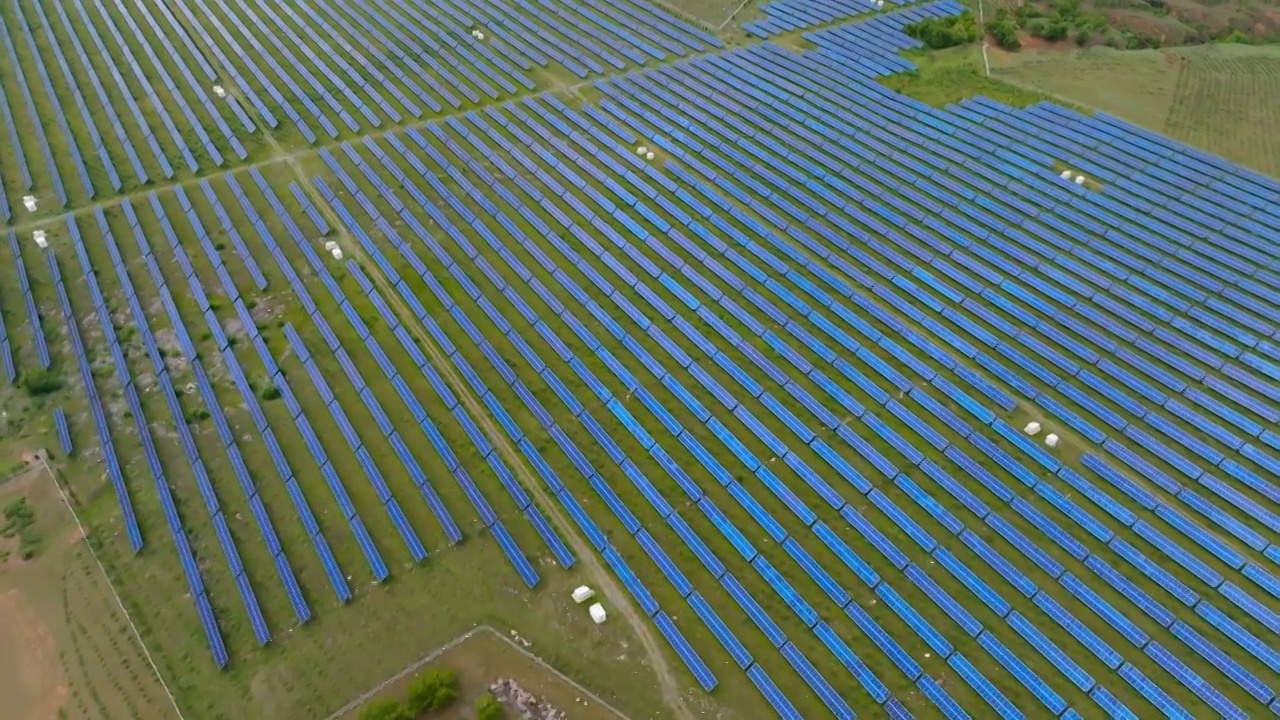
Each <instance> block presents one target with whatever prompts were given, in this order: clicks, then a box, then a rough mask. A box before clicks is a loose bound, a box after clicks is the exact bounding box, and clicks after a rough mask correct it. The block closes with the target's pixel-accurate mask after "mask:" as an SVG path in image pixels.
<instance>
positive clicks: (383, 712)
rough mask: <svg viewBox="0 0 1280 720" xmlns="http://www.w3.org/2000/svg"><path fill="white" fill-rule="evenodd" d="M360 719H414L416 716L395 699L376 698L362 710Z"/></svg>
mask: <svg viewBox="0 0 1280 720" xmlns="http://www.w3.org/2000/svg"><path fill="white" fill-rule="evenodd" d="M360 720H414V716H413V714H412V713H410V712H409V708H407V707H405V706H404V705H401V704H400V703H398V702H396V701H395V700H374V701H373V702H371V703H369V704H368V705H366V706H365V708H364V710H363V711H361V712H360Z"/></svg>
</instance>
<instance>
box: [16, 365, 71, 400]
mask: <svg viewBox="0 0 1280 720" xmlns="http://www.w3.org/2000/svg"><path fill="white" fill-rule="evenodd" d="M65 384H66V383H65V382H64V381H63V379H62V376H61V375H59V374H58V371H57V370H55V369H54V368H49V369H48V370H36V371H34V372H29V373H25V374H24V375H23V376H22V387H23V388H24V389H25V390H26V391H27V394H28V395H30V396H31V397H40V396H42V395H52V394H53V393H56V392H58V391H59V390H61V389H62V387H63V386H64V385H65Z"/></svg>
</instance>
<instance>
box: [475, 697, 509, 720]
mask: <svg viewBox="0 0 1280 720" xmlns="http://www.w3.org/2000/svg"><path fill="white" fill-rule="evenodd" d="M506 711H507V709H506V708H505V707H503V705H502V703H501V702H500V701H499V700H498V698H496V697H494V696H492V695H490V694H489V693H485V694H484V695H481V696H480V699H479V700H477V701H476V719H477V720H498V718H500V717H502V716H503V715H505V714H506Z"/></svg>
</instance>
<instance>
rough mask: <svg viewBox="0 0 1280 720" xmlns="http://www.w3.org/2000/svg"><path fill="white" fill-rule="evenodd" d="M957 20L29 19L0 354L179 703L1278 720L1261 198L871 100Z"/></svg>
mask: <svg viewBox="0 0 1280 720" xmlns="http://www.w3.org/2000/svg"><path fill="white" fill-rule="evenodd" d="M960 9H961V6H960V5H959V4H957V3H955V2H953V1H952V0H944V2H937V3H932V4H926V5H919V6H914V5H907V6H902V7H890V8H887V10H888V11H887V12H880V10H881V8H874V9H873V8H860V7H853V6H850V7H847V8H846V7H844V6H837V5H828V4H825V3H822V4H819V3H817V2H815V1H814V0H786V1H785V2H784V3H780V4H778V9H777V10H776V11H775V12H772V13H770V12H769V11H767V10H766V11H765V14H766V15H768V16H769V17H771V18H773V19H772V20H762V21H757V24H755V25H753V26H752V28H754V29H752V30H751V32H752V33H753V34H755V35H757V36H758V37H760V38H762V39H761V40H760V41H758V42H753V43H752V44H747V45H744V46H740V47H734V48H732V49H724V48H722V47H721V43H720V41H718V40H717V39H716V38H714V37H712V36H710V35H708V34H707V33H705V32H703V31H702V30H699V29H696V28H694V27H692V26H690V25H688V24H686V23H683V22H681V21H679V20H676V19H674V18H672V17H671V16H668V15H666V14H664V13H662V12H661V11H658V10H655V9H654V8H652V7H650V6H647V5H643V4H638V3H630V2H626V1H625V0H611V1H610V2H607V3H604V4H602V5H599V6H594V7H591V8H587V7H585V6H581V7H580V6H577V5H574V4H571V3H567V2H566V3H552V2H545V3H538V4H534V5H526V6H521V7H519V8H514V7H511V6H507V5H505V4H503V3H501V2H488V3H477V4H468V5H465V6H464V5H452V4H448V3H444V2H440V3H436V4H427V3H411V2H409V1H408V0H404V1H403V2H401V1H400V0H395V1H392V0H387V1H386V2H380V3H371V4H365V5H360V6H358V7H356V6H337V5H329V4H327V3H325V2H323V1H322V0H316V1H314V2H309V3H289V4H284V3H279V4H277V3H271V2H253V3H249V2H234V3H231V2H223V1H222V0H216V2H212V3H205V2H203V1H202V0H192V1H191V2H180V3H174V4H170V5H167V6H164V7H160V6H153V7H146V6H143V5H142V4H140V3H139V4H135V5H129V6H126V4H125V3H123V2H121V3H117V4H116V5H115V6H113V7H110V8H109V7H105V6H103V5H100V4H97V3H95V4H94V6H93V7H92V8H90V7H87V6H84V5H82V4H80V3H79V2H77V3H76V4H75V5H74V6H57V5H55V4H53V3H46V4H44V5H40V4H37V5H33V6H30V7H28V8H18V6H14V7H13V8H6V9H5V10H4V13H3V17H4V21H5V23H6V26H7V28H8V29H9V35H10V37H13V38H16V39H17V42H15V43H13V44H12V45H11V46H10V52H12V53H14V57H13V59H12V62H11V64H10V65H8V66H6V67H5V68H4V71H3V72H4V73H6V74H5V75H4V76H3V77H4V88H5V93H6V96H5V98H0V100H3V102H0V105H3V106H4V107H5V112H7V113H8V117H6V118H5V120H4V121H5V123H6V124H7V126H8V128H9V131H10V132H9V133H8V135H7V139H5V140H0V153H3V154H4V155H3V156H4V157H6V158H8V157H20V158H21V159H22V161H21V163H8V162H6V163H5V166H4V170H3V173H2V178H0V179H2V180H3V187H4V192H5V198H7V200H0V204H3V205H4V206H5V207H6V208H7V210H6V215H5V217H6V219H7V222H8V223H9V226H10V228H11V230H10V232H9V240H10V246H11V247H10V252H11V253H12V255H13V257H14V264H15V267H16V268H17V269H18V270H17V272H15V273H14V274H13V277H14V281H13V282H6V283H3V284H0V311H2V314H0V317H2V318H3V320H4V327H6V328H7V334H5V333H4V332H0V337H3V349H4V353H3V357H2V358H0V360H3V361H5V362H7V363H9V364H8V365H7V367H10V368H12V369H13V372H11V373H10V376H11V377H12V378H13V381H14V382H17V383H18V384H19V385H20V386H23V387H26V388H27V389H28V391H31V390H32V382H33V380H32V379H33V378H35V379H37V380H38V379H44V380H46V381H47V380H49V379H50V377H51V376H53V377H57V376H59V375H61V376H63V377H65V380H66V382H67V385H68V390H65V391H63V390H59V391H57V392H56V393H55V394H54V395H53V396H52V397H53V398H54V400H53V402H54V403H61V404H62V405H63V406H65V410H58V415H57V416H56V417H57V418H59V419H55V420H53V421H52V425H53V426H54V428H55V429H56V431H57V432H56V436H57V437H58V438H59V440H60V442H61V443H62V444H63V449H64V452H65V453H66V454H68V455H76V456H77V458H76V459H75V460H73V461H72V462H71V465H70V466H69V469H68V472H69V473H74V474H75V475H76V477H77V479H75V480H73V481H72V482H71V486H72V490H73V491H74V494H75V497H76V499H77V502H78V506H79V509H80V511H81V513H82V515H83V517H84V518H86V520H87V522H88V523H89V525H90V527H91V529H92V531H93V538H94V541H95V542H96V543H97V544H98V545H100V546H101V549H102V553H103V555H104V556H105V558H106V559H107V561H108V564H109V567H110V569H111V571H112V574H113V576H114V577H115V579H116V580H117V582H118V584H119V586H120V590H121V592H122V593H123V594H124V595H125V598H126V601H127V602H128V603H129V604H130V606H131V610H137V611H138V612H136V613H135V614H138V615H141V616H142V623H143V631H144V639H145V640H146V641H147V644H148V646H149V648H150V649H151V652H152V653H153V654H154V655H156V656H157V658H158V660H157V661H158V664H159V665H160V668H161V674H162V675H166V676H169V677H168V678H167V679H170V682H171V684H176V685H177V687H176V688H175V692H176V694H177V699H178V702H179V705H180V706H181V707H183V709H184V710H185V711H187V712H189V713H190V714H191V715H192V716H195V717H260V716H261V712H262V711H263V710H262V708H263V707H267V708H268V709H269V710H270V711H271V712H272V713H273V716H279V717H313V716H321V715H323V714H324V713H326V712H330V711H332V710H334V709H336V708H338V707H341V706H342V705H343V704H344V703H345V701H346V700H347V699H349V698H350V697H354V696H355V695H357V694H358V693H359V692H360V691H362V690H363V689H365V688H367V687H369V686H372V685H373V684H376V682H377V681H378V680H379V679H380V678H382V677H386V676H389V675H391V674H392V673H393V672H395V670H396V669H397V668H398V667H401V666H403V665H405V664H407V663H408V662H409V661H410V660H412V659H413V657H415V654H416V655H421V654H424V653H425V652H427V651H429V650H430V649H431V647H432V646H433V645H435V644H439V643H440V642H442V641H443V640H444V639H447V637H449V636H451V635H456V634H457V633H458V632H460V631H461V630H463V629H465V628H466V627H467V625H468V623H475V622H480V621H487V622H496V623H500V624H505V625H509V626H511V627H513V628H517V629H519V631H520V632H521V633H522V634H526V635H528V636H530V637H531V638H532V639H533V641H534V645H535V650H539V651H541V652H540V654H544V655H549V656H551V657H550V659H551V660H552V661H553V662H555V663H556V664H557V665H558V666H560V667H562V668H563V669H565V670H566V671H567V672H569V673H570V674H572V675H574V676H575V677H579V678H581V679H582V680H583V681H584V682H585V683H586V684H588V685H589V686H591V687H592V688H593V689H597V690H598V691H599V692H600V694H601V695H603V696H605V697H606V698H608V699H609V700H610V701H611V702H613V701H615V700H616V702H617V704H619V705H620V706H621V707H622V708H623V709H624V710H626V711H629V712H632V713H635V714H636V716H638V717H639V716H645V717H648V716H651V715H655V714H657V715H661V716H672V717H680V718H685V717H695V716H698V714H699V712H700V711H701V712H715V713H722V716H725V717H765V716H769V715H777V716H779V717H784V718H817V717H828V716H834V717H839V718H852V717H854V716H855V714H856V715H859V716H863V717H892V718H907V717H921V718H928V717H947V718H964V717H975V716H980V715H982V714H984V713H995V714H996V715H998V716H1000V717H1002V718H1023V717H1027V718H1042V717H1048V716H1053V717H1061V718H1080V717H1102V716H1104V715H1108V716H1111V717H1115V718H1137V717H1148V716H1152V714H1153V713H1160V714H1163V715H1166V716H1168V717H1178V718H1183V717H1185V718H1193V717H1207V716H1212V715H1213V714H1217V715H1220V716H1223V717H1231V718H1245V717H1255V716H1256V717H1262V716H1265V715H1266V714H1267V713H1268V712H1270V713H1273V714H1280V701H1277V700H1276V698H1275V693H1274V691H1273V689H1272V688H1273V687H1274V686H1275V685H1276V678H1277V673H1280V656H1277V654H1276V652H1275V650H1274V649H1273V648H1272V646H1273V645H1274V644H1275V643H1274V642H1272V641H1270V640H1268V638H1274V637H1275V634H1276V633H1277V632H1280V616H1278V615H1277V612H1276V609H1275V608H1276V606H1277V600H1280V580H1278V579H1277V577H1276V574H1275V573H1276V567H1275V566H1276V565H1277V564H1280V548H1278V547H1277V546H1276V545H1275V544H1273V541H1272V538H1274V537H1275V536H1276V533H1277V532H1280V516H1278V515H1277V505H1278V504H1280V490H1277V487H1276V485H1275V482H1274V477H1275V475H1276V474H1277V473H1278V472H1280V460H1278V459H1277V457H1278V455H1277V453H1280V435H1277V434H1276V432H1275V430H1274V429H1273V428H1274V426H1275V424H1276V423H1277V422H1278V421H1280V409H1278V408H1280V346H1278V345H1277V344H1276V342H1275V337H1276V334H1277V330H1276V328H1277V323H1280V291H1277V289H1276V288H1277V286H1278V285H1280V276H1277V275H1276V273H1275V272H1273V270H1272V268H1271V265H1272V264H1273V261H1274V259H1275V257H1276V255H1277V254H1278V248H1277V246H1276V243H1275V241H1274V239H1273V238H1274V237H1275V235H1276V232H1277V231H1280V216H1278V215H1277V214H1276V213H1275V208H1276V207H1277V204H1276V202H1275V201H1276V198H1277V183H1276V182H1275V181H1274V180H1271V179H1269V178H1265V177H1262V176H1259V175H1256V174H1253V173H1250V172H1247V171H1244V170H1242V169H1240V168H1239V167H1236V166H1234V165H1231V164H1230V163H1228V162H1226V161H1223V160H1221V159H1218V158H1215V157H1212V156H1209V155H1207V154H1205V153H1202V152H1199V151H1195V150H1192V149H1190V148H1188V147H1185V146H1182V145H1179V144H1177V143H1175V142H1173V141H1170V140H1167V139H1164V138H1161V137H1159V136H1156V135H1154V134H1152V133H1149V132H1146V131H1143V130H1139V129H1138V128H1135V127H1133V126H1130V125H1127V124H1125V123H1123V122H1121V121H1119V120H1116V119H1114V118H1111V117H1108V116H1105V115H1099V116H1085V115H1081V114H1078V113H1076V112H1074V111H1070V110H1066V109H1063V108H1059V107H1055V106H1052V105H1048V104H1038V105H1033V106H1031V107H1028V108H1025V109H1015V108H1012V107H1008V106H1004V105H1000V104H998V103H996V102H993V101H991V100H986V99H981V98H975V99H970V100H966V101H964V102H961V103H956V104H953V105H950V106H948V107H945V108H940V109H939V108H932V107H929V106H926V105H924V104H922V103H920V102H917V101H914V100H911V99H910V98H907V97H904V96H902V95H899V94H897V93H895V92H893V91H891V90H889V89H887V88H886V87H885V86H883V85H882V84H880V83H879V82H878V81H877V79H878V78H882V77H884V76H887V75H891V74H893V73H898V72H904V71H909V70H910V69H911V64H910V63H909V62H908V61H907V60H905V59H903V58H902V57H901V56H900V55H899V53H900V52H901V51H902V50H906V49H910V48H913V47H916V43H915V42H914V41H913V40H911V39H909V38H908V37H907V36H906V35H905V34H904V33H903V32H902V28H903V27H904V26H905V25H906V24H908V23H910V22H914V21H917V20H920V19H923V18H926V17H930V16H936V15H945V14H951V13H956V12H959V11H960ZM855 15H857V16H859V17H857V18H856V19H854V21H852V22H848V21H849V20H850V19H851V18H852V17H853V16H855ZM862 16H865V17H862ZM53 18H58V19H59V21H60V24H54V25H51V24H49V22H48V20H50V19H53ZM832 23H834V24H832ZM817 25H821V26H823V27H822V29H817V30H812V31H808V32H805V34H804V40H805V41H807V43H808V45H807V48H808V49H806V50H802V51H798V50H793V49H788V48H784V47H782V46H781V45H778V44H775V43H773V42H770V41H768V40H767V38H769V37H773V36H775V35H777V34H780V33H785V34H789V33H793V32H795V31H797V30H799V31H804V30H805V28H808V27H813V26H817ZM42 33H44V34H46V37H45V38H44V40H43V41H42V39H41V37H40V36H41V34H42ZM49 33H54V35H52V36H49V35H48V34H49ZM57 33H62V35H61V36H59V35H57ZM59 38H61V39H59ZM72 38H75V41H74V42H73V41H72ZM42 42H44V44H42ZM77 43H79V44H78V45H77ZM111 43H114V44H111ZM90 47H97V48H98V52H100V53H102V54H103V55H102V56H103V57H106V58H110V59H112V60H113V61H114V62H115V68H114V69H112V70H109V71H107V72H103V71H102V69H101V64H98V63H90V62H86V61H84V60H83V58H85V57H88V53H89V52H90V50H88V48H90ZM95 57H96V56H95ZM77 63H78V64H77ZM108 64H109V63H108ZM11 80H12V82H11ZM214 85H216V86H217V88H216V89H215V88H214ZM78 88H86V89H89V92H88V94H81V91H80V90H79V89H78ZM161 88H163V90H162V89H161ZM134 97H136V98H146V101H145V103H143V104H141V105H139V104H135V101H134V100H132V99H131V98H134ZM148 104H149V107H148V106H147V105H148ZM72 107H74V108H76V110H77V112H71V113H67V114H65V115H64V113H63V110H64V109H66V108H72ZM24 113H25V114H26V115H29V116H31V117H33V118H35V119H42V118H49V119H50V120H52V119H53V118H55V117H59V118H64V119H63V120H62V121H61V124H59V123H58V122H46V123H40V122H34V123H26V122H23V121H22V120H20V119H19V118H21V117H23V115H24ZM19 150H20V151H21V152H19ZM1077 176H1080V180H1079V182H1077V181H1076V177H1077ZM28 195H29V196H33V197H34V198H35V205H36V209H35V210H28V209H27V208H26V207H25V205H24V204H23V203H22V198H23V196H28ZM37 233H41V234H40V235H38V236H37ZM46 246H47V247H46ZM51 412H52V408H51ZM51 417H53V416H52V415H51ZM1030 422H1035V423H1037V424H1038V425H1039V426H1040V427H1041V429H1040V430H1039V431H1038V432H1037V433H1033V434H1028V433H1026V432H1024V430H1023V429H1024V427H1025V426H1027V425H1028V423H1030ZM1049 433H1052V434H1053V435H1054V438H1055V441H1050V442H1046V440H1047V439H1048V438H1047V437H1046V436H1047V434H1049ZM50 436H51V437H53V436H54V435H53V434H51V435H50ZM76 471H78V472H76ZM135 554H136V555H135ZM370 583H373V585H372V586H370ZM580 583H587V584H590V585H592V586H593V587H596V588H597V589H598V590H599V591H601V594H602V596H603V597H602V600H603V602H604V603H605V605H606V606H607V608H608V610H609V612H610V613H611V614H612V615H613V619H612V620H611V621H610V624H608V625H606V626H603V628H601V629H593V628H591V627H589V626H588V624H587V623H586V621H585V618H582V619H581V621H569V620H565V619H564V617H565V615H566V613H569V612H572V605H571V603H568V602H566V601H565V600H564V593H565V591H566V590H567V588H570V587H572V586H573V585H577V584H580ZM578 610H581V608H578ZM575 643H580V644H575ZM175 678H181V679H182V681H181V682H176V681H175V680H174V679H175ZM620 678H621V679H620ZM655 686H656V687H657V688H658V689H659V691H660V692H658V693H654V692H653V688H654V687H655ZM255 713H257V714H255Z"/></svg>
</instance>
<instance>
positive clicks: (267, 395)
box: [261, 385, 280, 401]
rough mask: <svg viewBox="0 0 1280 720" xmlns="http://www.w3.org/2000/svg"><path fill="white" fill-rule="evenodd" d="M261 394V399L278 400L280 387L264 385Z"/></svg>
mask: <svg viewBox="0 0 1280 720" xmlns="http://www.w3.org/2000/svg"><path fill="white" fill-rule="evenodd" d="M261 395H262V399H263V400H268V401H270V400H279V399H280V388H278V387H276V386H275V385H268V386H266V387H264V388H262V393H261Z"/></svg>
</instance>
